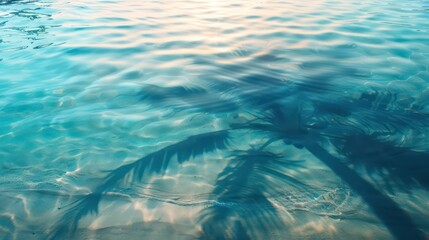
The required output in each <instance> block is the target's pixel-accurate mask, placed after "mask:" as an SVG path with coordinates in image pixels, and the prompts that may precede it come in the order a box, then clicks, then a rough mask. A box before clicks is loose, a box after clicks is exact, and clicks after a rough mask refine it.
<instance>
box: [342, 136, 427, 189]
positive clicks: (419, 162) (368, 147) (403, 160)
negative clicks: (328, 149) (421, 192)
mask: <svg viewBox="0 0 429 240" xmlns="http://www.w3.org/2000/svg"><path fill="white" fill-rule="evenodd" d="M336 146H337V149H338V151H339V152H340V153H341V154H342V155H344V156H346V158H347V160H348V161H349V162H350V163H352V164H353V165H355V166H360V167H362V168H364V169H365V170H366V171H367V172H368V173H369V174H370V175H376V176H381V177H382V181H383V182H384V184H386V185H387V186H388V187H389V189H392V188H393V186H392V185H394V186H395V187H400V188H401V190H408V189H410V188H419V187H420V188H421V187H423V188H429V174H428V172H429V161H428V159H429V152H426V151H415V150H412V149H410V148H407V147H401V146H397V144H395V142H392V141H391V140H388V139H383V138H382V136H379V134H376V133H373V134H363V133H361V134H354V135H350V136H346V137H345V138H344V139H341V140H340V141H339V143H338V144H337V145H336ZM374 181H375V182H377V180H374ZM392 183H394V184H392ZM391 191H393V189H392V190H391Z"/></svg>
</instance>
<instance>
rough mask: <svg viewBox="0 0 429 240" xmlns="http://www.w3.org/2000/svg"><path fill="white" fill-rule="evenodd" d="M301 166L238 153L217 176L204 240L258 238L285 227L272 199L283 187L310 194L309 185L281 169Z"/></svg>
mask: <svg viewBox="0 0 429 240" xmlns="http://www.w3.org/2000/svg"><path fill="white" fill-rule="evenodd" d="M298 165H299V164H297V163H296V162H295V161H286V160H284V159H283V157H282V156H281V155H279V154H275V153H272V152H269V151H264V150H261V149H254V148H252V149H249V150H247V151H241V152H236V153H235V155H234V157H233V158H232V160H231V161H230V162H229V164H228V165H227V167H225V168H224V170H223V171H222V172H221V173H220V174H219V175H218V179H217V182H216V183H215V188H214V190H213V192H212V193H213V195H214V196H216V199H215V200H214V204H212V205H211V206H209V207H207V208H205V209H204V210H202V212H201V214H200V218H199V222H200V223H201V228H202V235H201V238H202V239H258V238H263V237H268V236H270V234H271V232H273V231H274V230H278V229H280V228H282V227H283V226H284V222H283V221H284V219H282V216H281V214H280V213H279V212H278V209H277V207H276V206H275V205H274V203H273V202H272V200H270V198H272V197H273V195H274V194H278V193H277V191H278V190H279V189H281V187H280V186H282V187H284V186H283V185H284V184H288V185H289V186H292V187H294V188H296V189H300V190H301V191H306V190H307V192H308V193H310V192H311V191H309V186H307V185H306V184H304V183H302V182H300V181H299V180H297V179H295V178H294V177H293V176H289V175H287V174H286V173H284V172H282V171H281V170H279V169H282V168H284V167H291V168H292V167H297V166H298ZM276 185H277V186H276Z"/></svg>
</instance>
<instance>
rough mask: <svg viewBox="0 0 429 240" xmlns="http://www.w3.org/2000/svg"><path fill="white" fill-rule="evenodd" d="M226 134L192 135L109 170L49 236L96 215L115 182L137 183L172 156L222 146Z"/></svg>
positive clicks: (197, 153)
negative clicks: (102, 179) (88, 216)
mask: <svg viewBox="0 0 429 240" xmlns="http://www.w3.org/2000/svg"><path fill="white" fill-rule="evenodd" d="M228 137H229V132H228V131H227V130H221V131H215V132H209V133H203V134H198V135H194V136H191V137H188V138H187V139H185V140H183V141H181V142H178V143H175V144H172V145H169V146H167V147H165V148H162V149H161V150H158V151H156V152H153V153H151V154H148V155H146V156H145V157H143V158H140V159H138V160H136V161H134V162H132V163H129V164H126V165H123V166H121V167H119V168H117V169H115V170H112V171H111V172H110V173H109V174H108V175H107V176H106V178H105V180H104V182H103V183H102V184H100V185H99V186H98V187H96V188H95V189H94V190H93V191H92V193H90V194H88V195H86V196H85V197H83V198H82V199H80V200H78V201H76V202H74V203H73V204H72V205H71V206H70V207H69V209H68V210H67V211H66V213H65V214H64V215H63V217H62V218H61V219H60V221H59V222H58V223H57V225H56V226H55V228H54V230H53V231H52V232H51V234H50V239H60V238H64V237H65V236H70V235H73V233H74V232H75V231H76V229H77V227H78V223H79V221H80V220H81V219H82V218H83V217H85V216H87V215H88V214H98V206H99V204H100V201H101V200H102V198H103V196H104V195H105V194H106V193H107V192H108V191H110V190H112V189H114V188H115V187H117V186H118V185H120V184H127V183H132V182H139V181H142V180H143V178H144V177H149V176H150V175H153V174H164V173H165V171H166V170H167V168H168V165H169V163H170V161H171V160H172V159H173V158H174V157H176V159H177V162H178V163H183V162H185V161H188V160H190V159H192V158H196V157H198V156H200V155H202V154H204V153H208V152H213V151H215V150H217V149H225V148H226V147H227V146H228V143H229V141H228Z"/></svg>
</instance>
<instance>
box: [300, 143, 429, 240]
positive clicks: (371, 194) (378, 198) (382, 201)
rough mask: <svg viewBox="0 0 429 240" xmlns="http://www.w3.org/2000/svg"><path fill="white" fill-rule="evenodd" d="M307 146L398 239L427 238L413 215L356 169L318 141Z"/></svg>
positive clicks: (417, 239)
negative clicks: (348, 165)
mask: <svg viewBox="0 0 429 240" xmlns="http://www.w3.org/2000/svg"><path fill="white" fill-rule="evenodd" d="M305 148H306V149H307V150H308V151H310V152H311V153H312V154H313V155H314V156H316V157H317V158H318V159H319V160H320V161H322V162H323V163H324V164H326V165H327V166H328V167H329V168H330V169H331V170H332V171H333V172H334V173H335V174H336V175H337V176H338V177H340V178H341V179H342V180H343V181H345V182H346V183H347V184H348V185H349V186H350V187H351V188H352V189H353V190H354V191H356V192H357V193H358V194H359V195H360V196H361V197H362V198H363V200H364V201H365V202H366V203H367V204H368V206H369V207H370V208H371V209H372V211H373V212H374V214H375V215H376V216H377V217H378V218H379V219H380V220H381V221H382V222H383V223H384V225H385V226H386V227H387V228H388V229H389V231H390V233H391V234H392V235H393V236H394V237H395V238H396V239H403V240H409V239H415V240H419V239H421V240H424V239H426V237H425V234H424V233H423V232H422V231H421V230H419V228H418V226H417V225H416V224H415V223H414V221H413V220H412V219H411V217H410V216H409V215H408V214H407V213H406V212H405V211H404V210H403V209H402V208H401V207H400V206H399V205H398V204H397V203H396V202H394V201H393V200H392V199H390V198H389V197H388V196H386V195H385V194H384V193H382V192H380V191H379V190H377V189H376V188H375V187H374V186H373V185H372V184H371V183H369V182H368V181H366V180H365V179H363V178H362V177H361V176H359V175H358V174H357V173H356V172H355V171H353V170H352V169H350V168H349V167H347V166H346V165H345V164H343V163H341V162H340V160H339V159H337V158H335V157H334V156H332V155H331V154H330V153H328V152H327V151H326V150H325V149H323V148H322V147H321V146H319V145H318V144H317V143H308V144H306V145H305Z"/></svg>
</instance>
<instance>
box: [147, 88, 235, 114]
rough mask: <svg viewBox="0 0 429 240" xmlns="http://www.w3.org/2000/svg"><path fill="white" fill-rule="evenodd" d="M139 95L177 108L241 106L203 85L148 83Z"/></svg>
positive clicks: (219, 109)
mask: <svg viewBox="0 0 429 240" xmlns="http://www.w3.org/2000/svg"><path fill="white" fill-rule="evenodd" d="M139 95H140V96H141V97H140V101H144V102H148V103H150V104H152V105H155V106H162V107H168V108H174V109H175V110H183V109H186V110H196V111H199V112H201V111H202V112H230V111H234V110H237V109H238V108H239V106H238V104H237V103H236V102H235V101H233V100H231V99H227V98H220V97H219V96H216V95H214V94H213V93H210V92H208V91H207V90H205V89H203V88H201V87H183V86H175V87H160V86H156V85H150V84H147V85H145V86H144V87H143V89H142V90H141V91H140V93H139Z"/></svg>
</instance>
